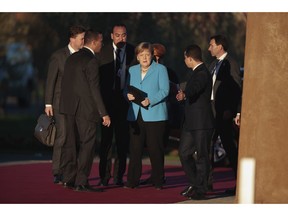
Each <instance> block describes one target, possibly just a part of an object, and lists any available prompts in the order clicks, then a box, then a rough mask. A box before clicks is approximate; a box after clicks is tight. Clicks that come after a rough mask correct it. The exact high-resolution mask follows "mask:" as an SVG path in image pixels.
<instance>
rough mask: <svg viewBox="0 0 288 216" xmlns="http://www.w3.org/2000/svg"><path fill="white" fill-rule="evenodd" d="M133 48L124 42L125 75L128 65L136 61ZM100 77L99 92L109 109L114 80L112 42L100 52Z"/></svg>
mask: <svg viewBox="0 0 288 216" xmlns="http://www.w3.org/2000/svg"><path fill="white" fill-rule="evenodd" d="M134 49H135V48H134V46H132V45H131V44H128V43H126V50H125V52H126V76H127V75H128V69H129V67H130V66H131V65H134V64H135V63H136V60H135V57H134V55H135V50H134ZM100 77H101V79H100V83H101V84H100V85H101V93H102V96H103V100H104V103H105V106H106V108H107V109H108V110H109V109H110V108H111V106H113V104H112V100H111V98H113V94H114V93H113V87H114V81H115V64H114V48H113V45H112V42H110V43H108V44H107V45H105V46H104V47H103V48H102V50H101V52H100ZM108 112H109V111H108ZM109 113H110V112H109Z"/></svg>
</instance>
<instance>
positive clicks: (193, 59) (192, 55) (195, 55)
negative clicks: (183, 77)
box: [184, 44, 202, 68]
mask: <svg viewBox="0 0 288 216" xmlns="http://www.w3.org/2000/svg"><path fill="white" fill-rule="evenodd" d="M184 61H185V64H186V66H187V67H188V68H194V67H195V66H196V65H197V64H199V63H201V62H202V51H201V48H200V47H199V46H198V45H195V44H193V45H190V46H188V47H187V48H186V50H185V51H184Z"/></svg>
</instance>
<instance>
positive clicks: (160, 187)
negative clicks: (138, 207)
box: [155, 185, 163, 190]
mask: <svg viewBox="0 0 288 216" xmlns="http://www.w3.org/2000/svg"><path fill="white" fill-rule="evenodd" d="M155 189H156V190H162V189H163V187H162V185H159V186H155Z"/></svg>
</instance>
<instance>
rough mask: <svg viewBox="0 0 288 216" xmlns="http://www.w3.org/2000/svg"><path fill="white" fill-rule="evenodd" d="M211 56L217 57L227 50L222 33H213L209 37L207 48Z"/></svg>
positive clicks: (225, 40)
mask: <svg viewBox="0 0 288 216" xmlns="http://www.w3.org/2000/svg"><path fill="white" fill-rule="evenodd" d="M208 50H209V51H210V53H211V55H212V56H215V57H216V58H219V57H220V56H221V55H223V54H224V53H225V52H227V50H228V42H227V39H226V38H225V37H224V36H223V35H215V36H212V37H211V38H210V43H209V48H208Z"/></svg>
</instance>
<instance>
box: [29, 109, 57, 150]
mask: <svg viewBox="0 0 288 216" xmlns="http://www.w3.org/2000/svg"><path fill="white" fill-rule="evenodd" d="M34 136H35V137H36V138H37V140H39V141H40V142H41V143H42V144H44V145H46V146H49V147H52V146H53V145H54V142H55V137H56V126H55V120H54V118H53V117H50V116H47V115H46V114H41V115H40V116H39V118H38V120H37V125H36V127H35V130H34Z"/></svg>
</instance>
